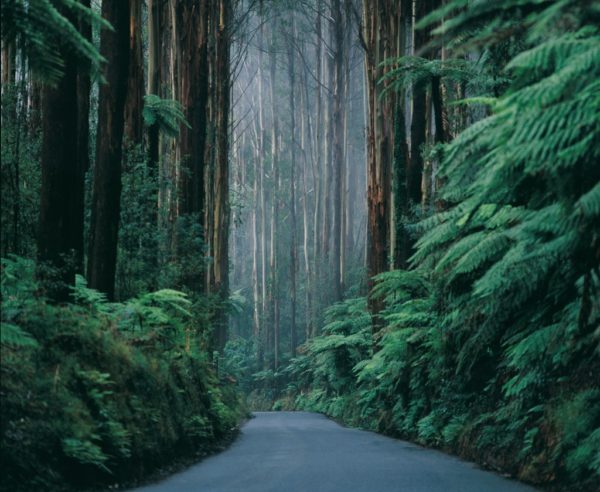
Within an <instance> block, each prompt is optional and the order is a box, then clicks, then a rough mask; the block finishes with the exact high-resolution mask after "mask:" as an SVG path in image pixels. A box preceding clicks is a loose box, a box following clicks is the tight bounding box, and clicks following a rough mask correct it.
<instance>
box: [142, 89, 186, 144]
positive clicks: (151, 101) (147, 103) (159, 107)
mask: <svg viewBox="0 0 600 492" xmlns="http://www.w3.org/2000/svg"><path fill="white" fill-rule="evenodd" d="M142 115H143V117H144V123H145V124H146V126H153V125H157V126H158V128H159V130H160V131H161V132H163V133H164V134H165V135H167V136H168V137H171V138H175V137H177V136H178V135H179V127H180V125H185V126H187V127H188V128H191V126H190V124H189V123H188V122H187V121H186V120H185V115H184V114H183V108H182V106H181V104H180V103H179V102H178V101H175V100H173V99H161V98H160V97H158V96H156V95H154V94H147V95H145V96H144V110H143V113H142Z"/></svg>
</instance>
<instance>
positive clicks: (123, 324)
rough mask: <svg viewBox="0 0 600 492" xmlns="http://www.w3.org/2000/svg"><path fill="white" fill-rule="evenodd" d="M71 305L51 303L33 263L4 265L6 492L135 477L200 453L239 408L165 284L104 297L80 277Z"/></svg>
mask: <svg viewBox="0 0 600 492" xmlns="http://www.w3.org/2000/svg"><path fill="white" fill-rule="evenodd" d="M74 294H75V295H74V297H75V298H76V300H77V303H73V304H65V305H61V306H56V305H52V304H50V303H48V302H47V301H46V299H45V298H44V297H43V295H42V293H41V291H40V289H39V286H38V285H37V283H36V282H35V280H34V264H33V262H31V261H29V260H24V259H21V258H17V257H13V258H10V259H3V260H2V331H1V333H2V339H1V351H2V354H1V355H2V366H1V371H2V374H1V375H2V378H1V381H2V382H1V392H2V410H1V424H0V425H1V429H0V435H1V437H0V439H1V443H0V449H1V451H0V457H1V461H2V490H6V491H18V490H63V489H64V490H81V489H82V488H87V487H92V486H94V487H95V486H106V485H110V484H116V483H123V482H131V481H135V480H138V479H141V478H143V477H145V476H146V475H147V474H148V473H149V472H151V471H152V470H154V469H157V468H159V467H163V466H165V465H167V464H170V463H172V462H173V461H175V460H178V459H180V458H183V457H186V456H187V457H191V456H196V455H200V454H205V453H207V452H208V451H210V450H211V449H213V448H214V446H215V443H217V442H218V441H219V440H221V439H223V438H224V437H226V436H227V435H229V434H230V433H231V432H232V431H233V430H234V429H235V427H236V426H237V423H238V421H239V419H240V417H241V414H242V405H241V402H240V400H239V398H238V396H237V393H236V391H235V388H234V387H233V386H232V385H231V384H230V383H228V382H226V381H225V378H221V379H220V378H219V377H218V375H217V374H216V372H215V370H214V369H213V366H212V364H211V363H210V361H209V358H208V355H207V354H206V353H205V352H204V351H203V349H202V348H201V345H200V343H199V342H198V340H200V339H201V337H200V336H199V335H200V334H201V332H202V331H203V330H205V329H206V327H205V326H195V324H194V320H193V319H192V318H191V314H190V309H191V306H190V304H191V303H190V301H189V300H188V299H187V298H186V296H184V295H183V294H181V293H179V292H177V291H172V290H161V291H158V292H154V293H150V294H144V295H140V296H138V297H135V298H133V299H130V300H129V301H127V302H123V303H108V302H106V300H105V299H104V297H103V296H102V295H101V294H99V293H98V292H96V291H93V290H91V289H88V288H87V287H86V286H85V283H84V282H83V279H79V281H78V285H77V287H76V288H75V291H74Z"/></svg>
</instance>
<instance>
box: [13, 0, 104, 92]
mask: <svg viewBox="0 0 600 492" xmlns="http://www.w3.org/2000/svg"><path fill="white" fill-rule="evenodd" d="M78 19H83V21H84V22H87V23H90V24H96V25H102V26H103V27H104V28H109V29H112V27H111V26H110V24H108V23H107V22H106V21H105V20H103V19H102V17H101V16H100V15H99V14H98V13H96V12H94V11H93V10H92V9H90V8H87V7H85V6H83V5H82V4H81V2H79V1H77V0H55V1H50V0H27V1H25V0H2V44H3V45H4V43H6V44H7V45H16V46H18V48H19V49H20V50H21V51H22V52H23V53H24V54H25V56H26V57H27V60H28V62H29V66H30V67H31V68H32V69H33V71H34V73H35V74H36V75H38V76H40V77H41V78H43V79H45V80H47V81H49V82H56V81H58V80H59V79H60V77H61V76H62V73H63V66H64V59H63V56H64V53H67V52H68V53H73V54H75V56H77V57H78V58H79V59H80V60H82V61H85V62H87V63H89V64H90V65H91V66H92V68H93V69H94V70H95V71H98V69H99V66H100V64H101V63H102V62H103V61H104V60H103V58H102V57H101V56H100V53H99V51H98V48H97V47H96V46H94V45H93V44H92V43H91V42H90V41H88V40H87V39H86V38H85V37H84V36H82V35H81V33H80V32H79V31H78V30H77V27H76V22H77V20H78Z"/></svg>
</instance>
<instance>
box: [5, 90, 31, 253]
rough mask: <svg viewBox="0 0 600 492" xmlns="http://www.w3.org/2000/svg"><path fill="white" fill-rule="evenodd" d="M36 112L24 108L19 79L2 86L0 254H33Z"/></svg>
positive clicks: (25, 105) (25, 97)
mask: <svg viewBox="0 0 600 492" xmlns="http://www.w3.org/2000/svg"><path fill="white" fill-rule="evenodd" d="M39 116H40V115H39V114H37V113H36V112H34V111H31V110H29V111H28V110H27V93H26V91H25V86H24V84H22V83H19V84H18V85H11V84H6V85H4V84H3V86H2V115H1V118H2V132H0V148H1V152H2V155H1V159H0V175H1V176H2V179H1V180H0V222H1V223H2V227H1V228H0V254H1V255H2V256H3V257H5V256H8V255H9V254H17V255H23V256H29V257H33V256H34V255H35V242H36V241H35V239H36V234H37V221H38V215H39V206H38V204H39V187H40V182H41V173H40V166H39V149H40V140H41V139H40V136H39V135H38V133H37V127H36V121H39Z"/></svg>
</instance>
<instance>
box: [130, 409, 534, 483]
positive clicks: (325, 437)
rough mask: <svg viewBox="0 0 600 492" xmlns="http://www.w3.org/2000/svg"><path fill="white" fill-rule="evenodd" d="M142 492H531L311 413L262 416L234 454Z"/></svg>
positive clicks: (453, 460) (445, 458)
mask: <svg viewBox="0 0 600 492" xmlns="http://www.w3.org/2000/svg"><path fill="white" fill-rule="evenodd" d="M136 490H137V491H143V492H238V491H239V492H359V491H360V492H388V491H389V492H392V491H393V492H437V491H440V492H455V491H456V492H458V491H460V492H500V491H502V492H525V491H530V492H531V491H533V490H534V489H533V488H531V487H528V486H525V485H523V484H521V483H518V482H515V481H511V480H507V479H504V478H502V477H500V476H499V475H496V474H494V473H490V472H486V471H483V470H480V469H478V468H477V467H476V466H475V465H473V464H471V463H466V462H464V461H461V460H459V459H457V458H454V457H452V456H448V455H446V454H444V453H441V452H438V451H432V450H428V449H425V448H421V447H419V446H416V445H414V444H410V443H407V442H404V441H398V440H395V439H390V438H387V437H384V436H380V435H378V434H374V433H372V432H365V431H360V430H355V429H347V428H344V427H342V426H340V425H338V424H337V423H335V422H333V421H331V420H329V419H327V418H326V417H323V416H322V415H319V414H315V413H306V412H258V413H256V414H255V418H253V419H251V420H250V421H249V422H248V423H246V425H244V427H243V428H242V432H241V435H240V436H239V438H238V439H237V440H236V441H235V442H234V443H233V444H232V446H231V447H230V448H229V449H228V450H226V451H224V452H222V453H220V454H218V455H215V456H212V457H210V458H207V459H205V460H204V461H202V462H201V463H199V464H198V465H195V466H193V467H191V468H189V469H188V470H186V471H184V472H181V473H178V474H176V475H173V476H172V477H170V478H168V479H166V480H164V481H162V482H160V483H157V484H154V485H149V486H146V487H142V488H139V489H136Z"/></svg>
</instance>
